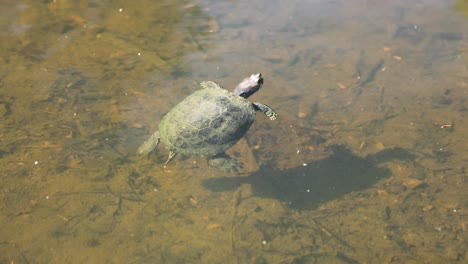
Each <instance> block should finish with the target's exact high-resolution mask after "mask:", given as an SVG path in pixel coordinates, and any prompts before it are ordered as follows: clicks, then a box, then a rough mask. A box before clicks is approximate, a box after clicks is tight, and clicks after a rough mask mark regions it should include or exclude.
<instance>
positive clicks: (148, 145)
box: [137, 130, 159, 155]
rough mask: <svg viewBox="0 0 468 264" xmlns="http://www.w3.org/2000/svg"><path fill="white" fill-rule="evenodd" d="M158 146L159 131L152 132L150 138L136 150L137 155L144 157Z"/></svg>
mask: <svg viewBox="0 0 468 264" xmlns="http://www.w3.org/2000/svg"><path fill="white" fill-rule="evenodd" d="M158 144H159V130H158V131H156V132H154V134H153V135H151V137H149V138H148V139H147V140H146V141H145V142H143V144H141V145H140V146H139V147H138V149H137V154H138V155H146V154H148V153H150V152H151V151H153V149H155V148H156V147H157V146H158Z"/></svg>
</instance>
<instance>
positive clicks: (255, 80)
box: [233, 73, 263, 98]
mask: <svg viewBox="0 0 468 264" xmlns="http://www.w3.org/2000/svg"><path fill="white" fill-rule="evenodd" d="M262 85H263V77H262V74H261V73H257V74H252V75H250V77H247V78H245V79H244V80H243V81H242V82H241V83H239V84H238V85H237V86H236V89H234V92H233V93H234V94H235V95H238V96H241V97H244V98H248V97H249V96H251V95H252V94H254V93H255V92H256V91H258V90H259V89H260V87H262Z"/></svg>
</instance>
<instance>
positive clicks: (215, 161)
mask: <svg viewBox="0 0 468 264" xmlns="http://www.w3.org/2000/svg"><path fill="white" fill-rule="evenodd" d="M208 163H209V164H210V166H212V167H214V168H216V169H219V170H222V171H225V172H237V171H239V170H240V169H242V168H243V167H244V166H243V165H242V162H240V161H238V160H236V159H233V158H231V157H230V156H229V155H227V154H225V153H222V154H218V155H216V156H213V157H210V158H209V159H208Z"/></svg>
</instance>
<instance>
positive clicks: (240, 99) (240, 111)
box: [137, 73, 277, 172]
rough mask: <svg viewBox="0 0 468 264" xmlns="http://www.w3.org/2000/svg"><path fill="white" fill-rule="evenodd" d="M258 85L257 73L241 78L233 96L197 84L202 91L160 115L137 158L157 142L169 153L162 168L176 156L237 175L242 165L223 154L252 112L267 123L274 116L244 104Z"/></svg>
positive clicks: (216, 87)
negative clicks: (203, 158)
mask: <svg viewBox="0 0 468 264" xmlns="http://www.w3.org/2000/svg"><path fill="white" fill-rule="evenodd" d="M262 85H263V77H262V74H261V73H256V74H252V75H251V76H250V77H247V78H245V79H244V80H243V81H242V82H240V83H239V84H238V85H237V86H236V88H235V89H234V90H233V92H230V91H228V90H226V89H224V88H223V86H221V85H220V84H219V83H216V82H213V81H204V82H202V83H200V86H201V87H202V89H200V90H197V91H195V92H194V93H192V94H191V95H189V96H187V97H186V98H185V99H184V100H183V101H181V102H180V103H179V104H177V105H176V106H175V107H174V108H172V110H170V111H169V112H168V113H167V114H166V115H164V117H163V118H162V120H161V122H160V123H159V129H158V130H157V131H156V132H154V133H153V134H152V135H151V136H150V137H149V138H148V139H147V140H146V141H145V142H144V143H143V144H142V145H141V146H140V147H138V149H137V154H138V155H145V154H148V153H150V152H151V151H153V150H154V149H155V148H156V146H157V145H158V144H159V142H160V141H161V142H162V143H163V144H164V146H165V147H166V149H168V150H169V152H170V153H169V157H168V159H167V161H166V164H167V163H169V162H170V161H171V160H172V158H174V156H176V155H178V154H180V155H184V156H206V157H208V163H209V165H210V166H212V167H214V168H216V169H219V170H222V171H225V172H237V171H239V170H240V169H242V168H243V164H242V163H241V162H240V161H238V160H236V159H234V158H232V157H230V156H229V155H227V154H226V153H225V151H226V150H227V149H229V148H230V147H232V146H233V145H234V144H235V143H236V142H237V141H239V139H241V138H242V137H243V136H244V135H245V133H246V132H247V131H248V130H249V128H250V126H251V125H252V123H253V122H254V121H255V117H256V111H261V112H263V113H264V114H265V115H266V116H267V117H269V118H270V119H271V120H275V119H276V116H277V114H276V113H275V111H273V109H271V108H270V107H269V106H267V105H265V104H262V103H258V102H253V103H252V102H250V101H248V100H247V98H248V97H249V96H251V95H252V94H254V93H255V92H257V91H258V90H259V89H260V88H261V87H262Z"/></svg>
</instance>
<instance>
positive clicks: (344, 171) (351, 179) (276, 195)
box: [202, 145, 414, 210]
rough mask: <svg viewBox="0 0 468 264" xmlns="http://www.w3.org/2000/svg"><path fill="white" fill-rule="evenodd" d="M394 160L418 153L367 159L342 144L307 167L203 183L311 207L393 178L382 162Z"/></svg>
mask: <svg viewBox="0 0 468 264" xmlns="http://www.w3.org/2000/svg"><path fill="white" fill-rule="evenodd" d="M394 159H400V160H412V159H414V156H413V155H412V154H410V153H409V152H407V151H406V150H404V149H401V148H392V149H386V150H383V151H380V152H378V153H376V154H372V155H368V156H367V157H365V158H363V157H359V156H357V155H355V154H353V153H352V152H351V151H350V150H349V149H347V148H346V147H344V146H342V145H335V146H333V147H332V154H331V155H330V156H328V157H326V158H324V159H321V160H317V161H313V162H310V163H308V164H307V165H306V166H301V167H296V168H292V169H287V170H280V171H279V170H274V169H271V168H261V169H260V170H259V171H257V172H255V173H253V174H251V175H249V176H245V177H235V178H232V177H230V178H228V177H223V178H212V179H208V180H205V181H203V183H202V184H203V186H204V187H206V188H207V189H209V190H212V191H215V192H221V191H232V190H235V189H236V188H238V187H239V186H240V185H241V184H249V185H250V186H251V188H252V191H253V195H255V196H258V197H265V198H273V199H277V200H280V201H283V202H286V203H288V204H289V206H290V207H291V208H295V209H305V210H307V209H309V210H310V209H315V208H317V207H318V206H319V205H320V204H322V203H324V202H327V201H330V200H333V199H336V198H338V197H341V196H344V195H346V194H348V193H351V192H356V191H359V190H363V189H366V188H369V187H371V186H372V185H374V184H375V183H377V182H378V181H380V180H381V179H384V178H386V177H389V176H390V175H391V171H390V170H389V169H387V168H383V167H379V166H378V165H379V164H380V163H382V162H386V161H389V160H394ZM304 165H305V164H304Z"/></svg>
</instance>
